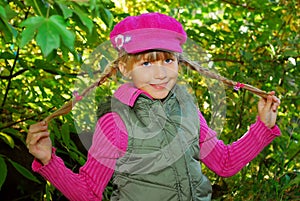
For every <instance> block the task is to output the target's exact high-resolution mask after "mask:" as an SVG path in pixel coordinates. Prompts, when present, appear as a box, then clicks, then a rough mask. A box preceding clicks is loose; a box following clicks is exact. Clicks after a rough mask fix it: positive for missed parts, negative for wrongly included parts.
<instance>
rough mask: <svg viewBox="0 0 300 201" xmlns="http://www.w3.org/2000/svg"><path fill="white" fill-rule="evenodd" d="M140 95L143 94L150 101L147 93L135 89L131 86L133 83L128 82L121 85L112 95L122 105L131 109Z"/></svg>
mask: <svg viewBox="0 0 300 201" xmlns="http://www.w3.org/2000/svg"><path fill="white" fill-rule="evenodd" d="M141 94H144V95H146V96H147V97H149V98H150V99H152V97H151V95H150V94H148V93H147V92H145V91H143V90H141V89H138V88H136V87H135V86H134V85H133V83H131V82H130V83H126V84H123V85H121V86H120V87H119V88H118V89H117V91H116V92H115V93H114V96H115V98H116V99H118V100H119V101H120V102H122V103H124V104H125V105H128V106H130V107H133V105H134V103H135V101H136V100H137V98H138V97H139V96H140V95H141Z"/></svg>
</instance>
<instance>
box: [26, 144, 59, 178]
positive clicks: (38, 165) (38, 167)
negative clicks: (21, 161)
mask: <svg viewBox="0 0 300 201" xmlns="http://www.w3.org/2000/svg"><path fill="white" fill-rule="evenodd" d="M55 152H56V148H54V147H52V155H51V159H50V161H49V163H48V164H47V165H44V164H43V163H41V161H39V160H38V159H36V158H34V160H33V162H32V164H31V168H32V170H33V171H34V172H40V170H42V169H44V168H46V167H47V166H51V164H52V163H53V160H55V158H56V157H57V156H56V155H55Z"/></svg>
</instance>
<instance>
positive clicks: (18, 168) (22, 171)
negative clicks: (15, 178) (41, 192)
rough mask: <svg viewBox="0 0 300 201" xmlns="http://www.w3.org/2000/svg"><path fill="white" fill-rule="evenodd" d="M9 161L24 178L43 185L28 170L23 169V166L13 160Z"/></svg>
mask: <svg viewBox="0 0 300 201" xmlns="http://www.w3.org/2000/svg"><path fill="white" fill-rule="evenodd" d="M8 161H9V162H10V163H11V164H12V165H13V166H14V168H16V170H17V171H18V172H19V173H20V174H22V175H23V176H24V177H26V178H27V179H29V180H31V181H34V182H36V183H39V184H41V182H40V181H39V180H38V179H37V178H36V177H35V176H34V175H33V174H32V173H31V172H30V171H29V170H27V169H26V168H25V167H23V166H22V165H20V164H19V163H17V162H14V161H12V160H11V159H8Z"/></svg>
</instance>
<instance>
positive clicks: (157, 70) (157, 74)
mask: <svg viewBox="0 0 300 201" xmlns="http://www.w3.org/2000/svg"><path fill="white" fill-rule="evenodd" d="M153 71H154V72H153V75H154V78H155V79H164V78H166V77H167V71H166V68H165V67H164V66H161V65H159V64H157V65H155V66H154V68H153Z"/></svg>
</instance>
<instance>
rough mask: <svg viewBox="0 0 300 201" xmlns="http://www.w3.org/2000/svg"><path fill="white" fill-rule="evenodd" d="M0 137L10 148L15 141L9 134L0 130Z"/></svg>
mask: <svg viewBox="0 0 300 201" xmlns="http://www.w3.org/2000/svg"><path fill="white" fill-rule="evenodd" d="M0 139H2V140H3V141H4V142H5V143H6V144H8V145H9V146H10V147H11V148H12V149H13V148H14V146H15V142H14V140H13V138H12V137H11V136H9V135H7V134H6V133H2V132H0Z"/></svg>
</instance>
